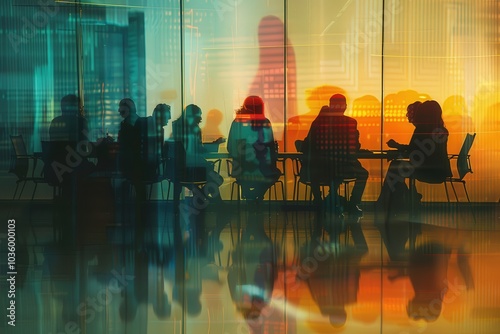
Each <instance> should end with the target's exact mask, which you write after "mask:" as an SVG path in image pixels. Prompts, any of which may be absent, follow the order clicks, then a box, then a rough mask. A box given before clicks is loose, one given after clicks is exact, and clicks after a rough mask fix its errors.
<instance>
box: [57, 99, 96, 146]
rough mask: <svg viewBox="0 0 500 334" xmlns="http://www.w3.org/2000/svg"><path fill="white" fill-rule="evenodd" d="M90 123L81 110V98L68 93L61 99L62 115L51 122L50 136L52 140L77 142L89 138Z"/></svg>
mask: <svg viewBox="0 0 500 334" xmlns="http://www.w3.org/2000/svg"><path fill="white" fill-rule="evenodd" d="M87 133H88V123H87V120H86V119H85V118H84V117H83V115H82V113H81V112H80V98H79V97H78V96H76V95H73V94H70V95H66V96H64V97H63V98H62V99H61V116H57V117H56V118H54V119H53V120H52V122H51V123H50V128H49V137H50V140H51V141H66V142H74V143H77V142H79V141H83V140H87Z"/></svg>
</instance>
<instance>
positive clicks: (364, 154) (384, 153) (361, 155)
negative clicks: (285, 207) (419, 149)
mask: <svg viewBox="0 0 500 334" xmlns="http://www.w3.org/2000/svg"><path fill="white" fill-rule="evenodd" d="M353 156H354V157H355V158H357V159H360V160H385V161H390V160H395V159H404V158H406V157H404V156H403V155H402V153H401V152H400V151H398V150H394V149H392V150H367V149H361V150H359V151H358V152H356V154H354V155H353ZM203 157H204V158H205V159H206V160H208V161H216V160H219V161H220V160H222V159H232V157H231V155H230V154H229V153H228V152H207V153H204V154H203ZM303 157H304V154H303V153H302V152H278V153H277V158H278V160H279V161H280V160H281V161H283V169H284V170H283V174H284V176H285V179H286V177H287V175H289V174H287V171H286V169H287V168H286V161H287V160H295V159H299V160H300V159H302V158H303ZM286 184H287V182H284V187H285V194H287V191H286Z"/></svg>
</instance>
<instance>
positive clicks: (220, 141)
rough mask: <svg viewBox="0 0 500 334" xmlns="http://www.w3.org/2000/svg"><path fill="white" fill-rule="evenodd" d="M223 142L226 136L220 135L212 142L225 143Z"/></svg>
mask: <svg viewBox="0 0 500 334" xmlns="http://www.w3.org/2000/svg"><path fill="white" fill-rule="evenodd" d="M225 142H226V138H222V137H219V138H217V139H216V140H214V141H213V143H214V144H221V143H225Z"/></svg>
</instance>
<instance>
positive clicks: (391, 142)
mask: <svg viewBox="0 0 500 334" xmlns="http://www.w3.org/2000/svg"><path fill="white" fill-rule="evenodd" d="M387 146H389V147H390V148H398V147H399V146H400V145H399V143H398V142H397V141H395V140H394V139H389V141H388V142H387Z"/></svg>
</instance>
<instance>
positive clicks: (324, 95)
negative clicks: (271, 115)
mask: <svg viewBox="0 0 500 334" xmlns="http://www.w3.org/2000/svg"><path fill="white" fill-rule="evenodd" d="M334 94H342V95H344V96H345V94H346V92H345V90H344V89H342V88H340V87H337V86H331V85H322V86H318V87H314V88H312V89H308V90H306V96H307V97H306V105H307V109H308V111H307V112H306V113H304V114H300V115H297V116H293V117H290V118H289V119H288V130H287V144H288V145H287V147H288V149H290V148H292V147H295V148H297V147H296V145H295V143H296V142H297V141H300V142H302V141H303V139H304V138H305V137H307V134H308V133H309V129H310V128H311V124H312V122H313V121H314V120H315V119H316V117H318V113H319V110H321V107H322V106H323V105H324V103H325V101H326V100H328V99H329V98H330V97H331V96H332V95H334ZM379 109H380V108H379ZM297 151H299V150H297ZM299 152H300V151H299Z"/></svg>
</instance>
